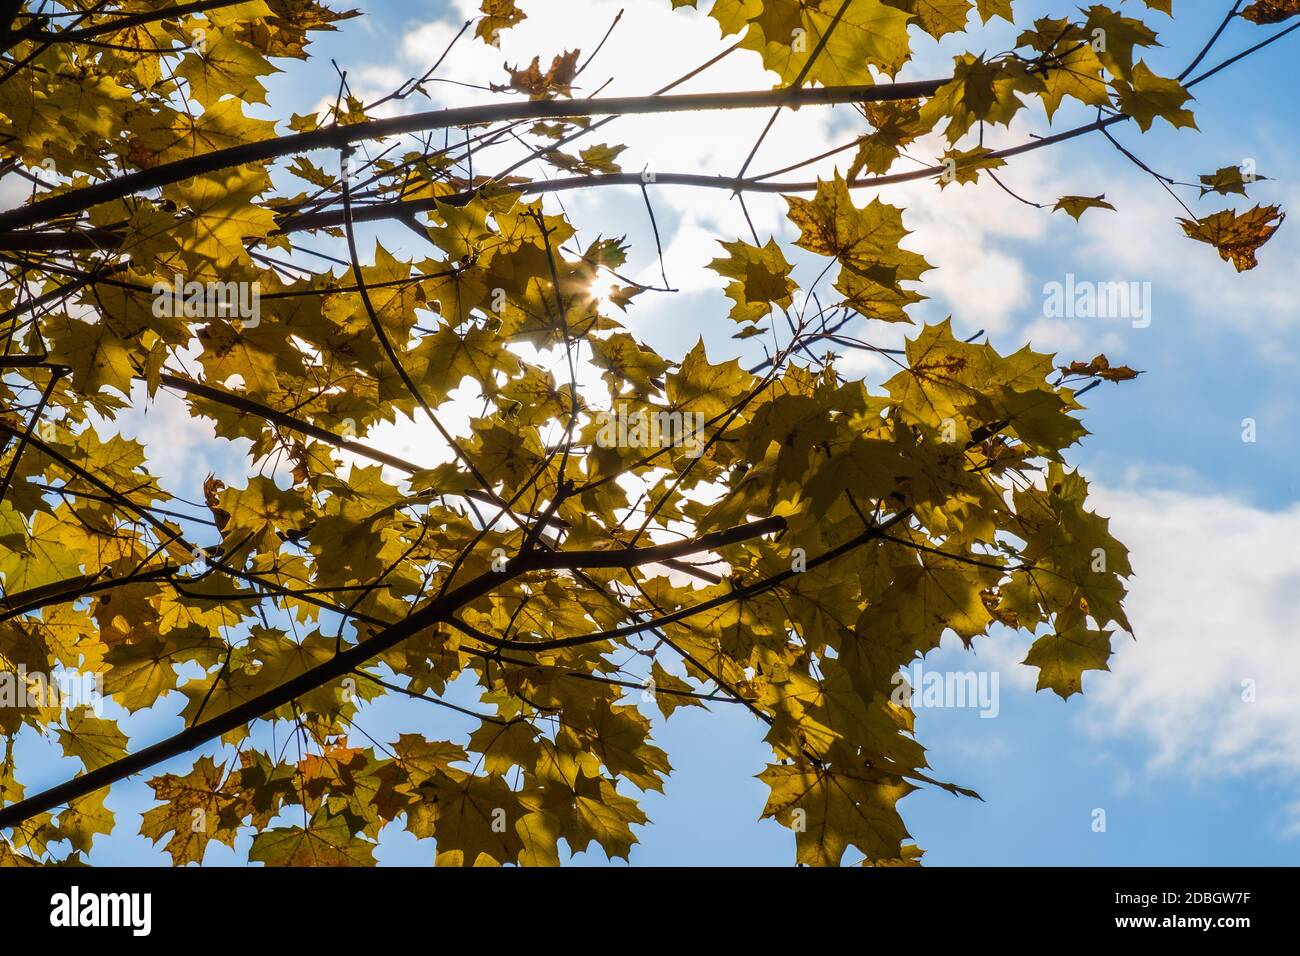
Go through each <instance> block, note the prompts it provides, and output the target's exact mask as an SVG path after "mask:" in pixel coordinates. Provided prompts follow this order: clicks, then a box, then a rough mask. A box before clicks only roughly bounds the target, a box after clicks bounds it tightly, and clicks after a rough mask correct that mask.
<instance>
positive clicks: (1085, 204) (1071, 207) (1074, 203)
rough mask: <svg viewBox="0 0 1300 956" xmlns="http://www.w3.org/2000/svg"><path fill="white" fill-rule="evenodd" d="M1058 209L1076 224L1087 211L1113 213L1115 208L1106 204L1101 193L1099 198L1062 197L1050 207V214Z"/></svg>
mask: <svg viewBox="0 0 1300 956" xmlns="http://www.w3.org/2000/svg"><path fill="white" fill-rule="evenodd" d="M1058 209H1059V210H1062V211H1064V212H1065V213H1066V214H1067V215H1069V216H1071V217H1072V218H1073V219H1074V220H1075V221H1076V222H1077V221H1078V220H1079V219H1080V217H1082V216H1083V214H1084V213H1085V212H1087V211H1088V210H1089V209H1109V210H1111V211H1112V212H1114V210H1115V207H1114V206H1112V205H1111V204H1110V203H1108V202H1106V195H1105V193H1103V194H1102V195H1100V196H1062V197H1061V198H1060V199H1058V200H1056V204H1055V205H1053V206H1052V212H1056V211H1057V210H1058Z"/></svg>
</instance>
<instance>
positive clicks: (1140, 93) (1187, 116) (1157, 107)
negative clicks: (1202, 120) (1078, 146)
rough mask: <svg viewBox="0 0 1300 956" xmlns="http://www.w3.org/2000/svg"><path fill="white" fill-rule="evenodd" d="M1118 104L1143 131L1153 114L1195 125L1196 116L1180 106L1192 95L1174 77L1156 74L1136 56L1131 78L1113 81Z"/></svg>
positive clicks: (1171, 122) (1173, 122)
mask: <svg viewBox="0 0 1300 956" xmlns="http://www.w3.org/2000/svg"><path fill="white" fill-rule="evenodd" d="M1115 86H1116V90H1117V92H1118V94H1119V108H1120V109H1121V110H1122V111H1123V112H1125V113H1127V114H1128V115H1129V116H1131V117H1133V119H1135V120H1136V121H1137V124H1138V126H1140V127H1141V128H1142V131H1143V132H1146V131H1147V130H1149V129H1150V128H1151V124H1152V123H1153V122H1154V121H1155V119H1156V117H1160V118H1161V119H1163V120H1165V121H1167V122H1168V123H1169V125H1171V126H1174V127H1182V126H1190V127H1191V128H1192V129H1196V118H1195V117H1194V116H1193V115H1192V111H1191V110H1187V109H1183V108H1182V106H1183V104H1184V103H1186V102H1187V101H1188V100H1190V99H1191V98H1192V94H1190V93H1188V92H1187V90H1186V89H1184V88H1183V86H1182V84H1181V83H1179V82H1178V81H1177V80H1169V79H1165V78H1164V77H1161V76H1157V75H1156V74H1155V73H1153V72H1151V70H1150V69H1149V68H1148V67H1147V65H1146V63H1145V62H1144V61H1142V60H1139V61H1138V63H1137V66H1135V67H1134V68H1133V74H1132V82H1131V83H1127V82H1124V81H1122V80H1120V81H1117V82H1116V84H1115Z"/></svg>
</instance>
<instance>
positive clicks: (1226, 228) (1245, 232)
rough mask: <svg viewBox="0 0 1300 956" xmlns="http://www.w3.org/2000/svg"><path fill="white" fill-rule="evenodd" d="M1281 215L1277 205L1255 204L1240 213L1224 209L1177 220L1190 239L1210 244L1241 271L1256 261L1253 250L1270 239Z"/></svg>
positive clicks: (1255, 263) (1252, 266)
mask: <svg viewBox="0 0 1300 956" xmlns="http://www.w3.org/2000/svg"><path fill="white" fill-rule="evenodd" d="M1285 218H1286V214H1285V213H1283V212H1282V211H1281V210H1280V209H1278V207H1277V206H1255V207H1254V208H1252V209H1248V210H1246V211H1245V212H1243V213H1241V214H1240V215H1238V214H1237V213H1236V212H1235V211H1234V210H1232V209H1224V210H1222V211H1221V212H1216V213H1214V214H1213V215H1210V216H1206V217H1204V218H1202V219H1195V220H1193V219H1179V220H1178V222H1179V224H1180V225H1181V226H1182V227H1183V232H1185V233H1187V235H1188V236H1190V237H1191V238H1192V239H1196V240H1197V241H1199V242H1206V243H1209V244H1210V245H1212V246H1214V248H1216V249H1218V250H1219V256H1220V258H1222V259H1223V261H1224V262H1231V263H1232V264H1233V266H1235V267H1236V269H1237V271H1238V272H1245V271H1246V270H1248V269H1253V268H1255V266H1257V265H1258V264H1259V260H1258V259H1256V258H1255V253H1256V252H1258V251H1259V248H1260V246H1262V245H1264V243H1266V242H1268V241H1269V240H1270V239H1272V238H1273V234H1274V233H1275V232H1277V230H1278V227H1279V226H1281V225H1282V220H1284V219H1285Z"/></svg>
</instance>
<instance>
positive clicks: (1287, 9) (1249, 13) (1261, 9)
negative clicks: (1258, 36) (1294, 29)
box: [1240, 0, 1300, 26]
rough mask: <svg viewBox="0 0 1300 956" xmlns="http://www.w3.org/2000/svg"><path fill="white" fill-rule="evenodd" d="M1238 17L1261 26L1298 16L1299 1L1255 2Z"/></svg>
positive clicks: (1299, 10) (1261, 0)
mask: <svg viewBox="0 0 1300 956" xmlns="http://www.w3.org/2000/svg"><path fill="white" fill-rule="evenodd" d="M1240 16H1241V17H1242V18H1243V19H1246V20H1249V21H1251V22H1252V23H1257V24H1259V25H1261V26H1263V25H1265V24H1269V23H1281V22H1282V21H1283V20H1288V19H1290V18H1291V17H1294V16H1300V0H1255V2H1254V3H1252V4H1251V5H1250V6H1248V7H1247V8H1246V9H1245V10H1242V11H1241V13H1240Z"/></svg>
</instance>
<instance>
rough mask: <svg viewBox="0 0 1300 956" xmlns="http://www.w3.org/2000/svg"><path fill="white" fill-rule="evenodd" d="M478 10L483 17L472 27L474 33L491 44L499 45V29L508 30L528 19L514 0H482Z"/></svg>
mask: <svg viewBox="0 0 1300 956" xmlns="http://www.w3.org/2000/svg"><path fill="white" fill-rule="evenodd" d="M479 11H480V12H481V13H482V14H483V19H481V20H479V22H478V26H476V27H475V28H474V35H475V36H476V37H478V38H479V39H481V40H482V41H483V42H485V43H488V44H490V45H492V46H500V45H501V31H502V30H508V29H510V28H511V27H513V26H515V25H516V24H518V23H521V22H523V21H524V20H526V19H528V15H527V14H526V13H524V12H523V11H522V10H520V9H519V7H518V6H516V4H515V0H483V4H482V6H480V7H479Z"/></svg>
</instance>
